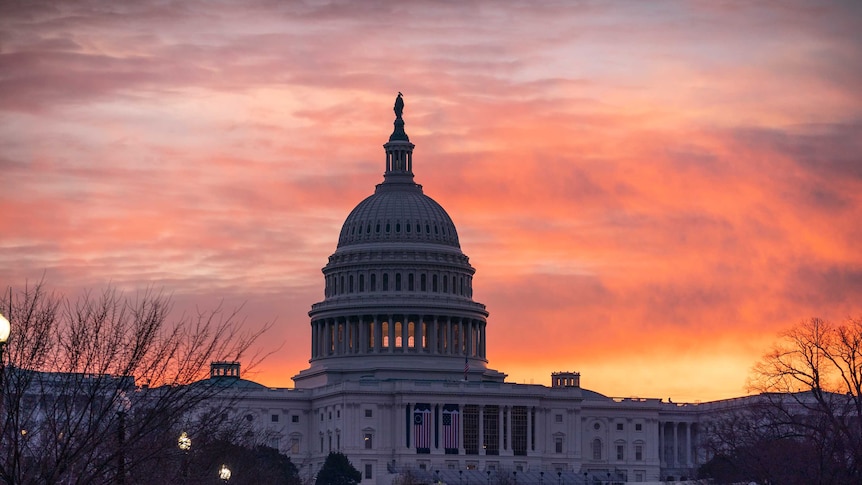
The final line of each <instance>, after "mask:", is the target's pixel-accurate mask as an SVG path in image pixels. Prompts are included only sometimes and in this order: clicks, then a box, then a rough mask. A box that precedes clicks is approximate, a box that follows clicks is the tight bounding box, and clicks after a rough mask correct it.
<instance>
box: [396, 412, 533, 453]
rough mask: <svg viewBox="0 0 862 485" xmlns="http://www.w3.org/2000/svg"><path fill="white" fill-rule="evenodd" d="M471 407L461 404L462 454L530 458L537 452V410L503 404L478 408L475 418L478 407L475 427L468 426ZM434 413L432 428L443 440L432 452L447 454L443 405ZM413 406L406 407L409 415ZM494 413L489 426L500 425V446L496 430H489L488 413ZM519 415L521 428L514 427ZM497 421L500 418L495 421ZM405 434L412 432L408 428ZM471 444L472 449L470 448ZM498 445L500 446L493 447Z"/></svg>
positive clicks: (498, 433)
mask: <svg viewBox="0 0 862 485" xmlns="http://www.w3.org/2000/svg"><path fill="white" fill-rule="evenodd" d="M470 407H471V406H470V405H466V406H465V405H463V404H461V405H458V413H459V415H460V420H459V422H460V424H459V425H458V435H457V436H458V454H459V455H489V456H491V455H504V456H526V455H527V453H528V452H530V451H534V450H535V446H534V439H533V434H534V432H535V430H534V429H533V428H534V426H535V416H536V413H537V409H536V408H534V407H530V406H499V405H488V406H486V405H474V406H472V407H473V410H474V411H473V416H474V417H475V416H476V408H478V427H475V426H471V425H470V424H469V423H468V420H469V419H470V417H468V414H469V412H468V409H469V408H470ZM431 408H432V409H433V410H434V418H433V419H432V426H434V427H435V435H436V436H438V437H440V438H439V439H438V440H435V443H434V445H433V446H432V449H439V450H440V451H443V450H444V448H445V444H444V439H443V438H442V435H443V433H444V432H445V430H444V425H443V423H442V419H441V410H442V409H443V405H439V404H438V405H434V404H432V405H431ZM411 409H412V407H411V405H410V404H408V405H406V410H407V413H408V415H409V414H410V412H411ZM489 412H491V413H494V416H492V417H491V419H488V422H489V424H491V425H492V426H496V435H497V436H496V443H493V442H492V438H493V434H494V431H493V430H490V429H486V414H487V413H489ZM515 413H518V414H519V416H520V419H521V420H522V422H521V425H520V426H514V421H515V419H517V418H514V417H513V415H514V414H515ZM495 418H496V419H495ZM403 432H404V433H407V435H408V437H409V433H410V432H412V430H411V431H408V430H407V429H406V428H405V429H403ZM468 441H469V444H470V446H469V447H468V446H467V445H468ZM493 444H496V447H495V446H493ZM408 447H409V448H412V447H413V441H412V439H410V440H408Z"/></svg>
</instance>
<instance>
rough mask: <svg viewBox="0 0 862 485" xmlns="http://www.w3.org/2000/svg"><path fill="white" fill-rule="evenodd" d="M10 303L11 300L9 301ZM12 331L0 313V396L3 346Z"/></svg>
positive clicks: (0, 389)
mask: <svg viewBox="0 0 862 485" xmlns="http://www.w3.org/2000/svg"><path fill="white" fill-rule="evenodd" d="M9 305H10V306H11V305H12V302H11V301H10V302H9ZM11 331H12V326H11V325H10V324H9V320H7V319H6V317H4V316H3V314H2V313H0V396H2V395H3V373H4V372H5V370H6V368H5V367H4V366H3V347H5V346H6V341H7V340H9V333H10V332H11Z"/></svg>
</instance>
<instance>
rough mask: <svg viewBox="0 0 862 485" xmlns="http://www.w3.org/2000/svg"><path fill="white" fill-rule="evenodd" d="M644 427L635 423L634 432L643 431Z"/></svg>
mask: <svg viewBox="0 0 862 485" xmlns="http://www.w3.org/2000/svg"><path fill="white" fill-rule="evenodd" d="M643 429H644V425H642V424H640V423H637V424H635V431H643Z"/></svg>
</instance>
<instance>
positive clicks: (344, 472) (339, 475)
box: [314, 452, 362, 485]
mask: <svg viewBox="0 0 862 485" xmlns="http://www.w3.org/2000/svg"><path fill="white" fill-rule="evenodd" d="M361 480H362V473H360V472H359V470H357V469H356V468H354V467H353V465H351V464H350V460H348V459H347V456H345V455H344V454H342V453H338V452H331V453H329V455H328V456H327V457H326V461H325V462H323V467H321V468H320V471H319V472H318V473H317V480H316V481H315V482H314V483H315V485H356V484H357V483H359V482H360V481H361Z"/></svg>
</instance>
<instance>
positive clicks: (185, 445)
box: [177, 431, 192, 483]
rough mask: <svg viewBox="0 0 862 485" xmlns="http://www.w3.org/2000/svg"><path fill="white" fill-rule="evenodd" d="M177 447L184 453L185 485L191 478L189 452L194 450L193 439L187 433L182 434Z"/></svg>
mask: <svg viewBox="0 0 862 485" xmlns="http://www.w3.org/2000/svg"><path fill="white" fill-rule="evenodd" d="M177 447H179V449H180V451H182V452H183V469H182V473H183V483H185V482H186V481H188V478H189V450H191V449H192V439H191V438H189V435H188V434H187V433H186V432H185V431H183V432H182V433H180V437H179V438H178V439H177Z"/></svg>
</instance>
